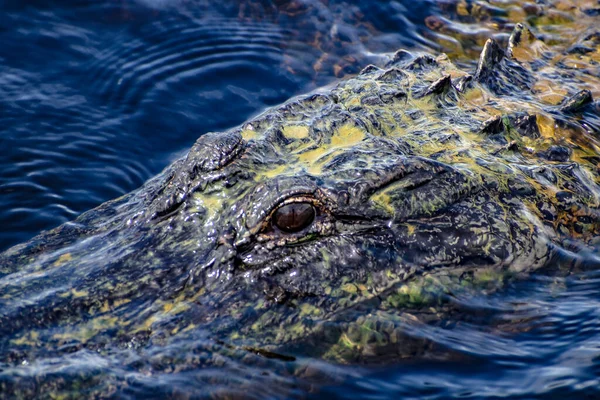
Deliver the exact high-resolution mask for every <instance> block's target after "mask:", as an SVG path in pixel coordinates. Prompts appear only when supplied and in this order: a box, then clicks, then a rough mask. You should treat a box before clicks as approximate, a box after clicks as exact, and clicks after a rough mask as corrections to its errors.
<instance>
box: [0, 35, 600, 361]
mask: <svg viewBox="0 0 600 400" xmlns="http://www.w3.org/2000/svg"><path fill="white" fill-rule="evenodd" d="M524 32H525V28H523V27H522V26H518V27H517V29H516V31H515V33H513V36H512V37H511V40H510V48H509V51H508V52H507V53H508V54H506V53H505V52H504V51H503V50H502V49H500V47H499V46H498V45H497V44H496V42H494V41H489V42H488V43H487V44H486V46H485V48H484V50H483V53H482V56H481V58H480V60H479V65H478V68H477V70H476V72H475V73H474V75H469V74H467V73H465V72H463V71H461V70H460V69H458V68H457V67H456V66H455V65H453V64H452V63H451V62H450V61H449V60H448V59H447V58H446V57H445V56H440V57H437V58H434V57H432V56H429V55H421V56H414V55H411V54H409V53H407V52H405V51H400V52H398V53H396V54H395V55H394V56H393V57H392V58H391V59H390V62H389V64H388V65H387V66H386V67H385V68H379V67H375V66H369V67H367V68H366V69H365V70H363V71H362V72H361V73H360V74H359V75H358V76H357V77H355V78H353V79H350V80H347V81H344V82H341V83H339V84H338V85H336V86H334V87H332V88H326V89H323V90H321V91H319V92H317V93H313V94H310V95H308V96H302V97H299V98H295V99H292V100H290V101H289V102H287V103H286V104H284V105H282V106H280V107H276V108H273V109H270V110H268V111H266V112H265V113H263V114H262V115H259V116H258V117H256V118H254V119H253V120H251V121H249V122H247V123H245V124H244V125H242V126H241V127H239V128H236V129H233V130H231V131H228V132H225V133H209V134H206V135H204V136H202V137H200V139H198V141H197V142H196V144H195V145H194V146H193V147H192V149H191V150H190V152H189V153H188V155H187V156H186V157H184V158H183V159H181V160H179V161H177V162H175V163H174V164H173V165H171V166H170V167H168V168H167V169H166V170H165V172H164V173H163V174H161V175H160V176H158V177H156V178H155V179H153V180H151V181H150V182H148V183H147V184H146V185H145V186H144V187H142V188H141V189H139V190H137V191H136V192H133V193H131V194H128V195H126V196H124V197H123V198H120V199H117V200H114V201H112V202H109V203H106V204H104V205H102V206H100V207H99V208H97V209H95V210H92V211H90V212H88V213H86V214H84V215H82V216H81V217H80V218H78V219H77V220H76V221H74V222H73V223H69V224H66V225H64V226H62V227H60V228H57V229H56V230H53V231H50V232H47V233H44V234H42V235H40V236H39V237H37V238H35V239H33V240H32V241H30V242H28V243H26V244H24V245H20V246H16V247H15V248H13V249H11V250H9V251H8V252H6V253H4V254H3V255H1V256H0V260H1V265H2V267H1V269H0V273H1V275H0V309H1V311H0V337H1V339H0V353H1V354H2V355H3V356H2V357H3V359H4V360H5V361H7V360H17V361H20V360H24V359H29V360H36V359H38V358H42V357H53V356H56V355H59V354H63V353H65V352H68V351H75V350H77V349H81V348H94V349H99V350H98V351H104V352H107V351H108V352H112V351H116V350H115V349H122V348H129V347H131V346H135V347H138V348H139V349H140V350H139V351H142V352H150V349H153V348H155V346H165V347H164V348H167V347H168V346H167V344H169V343H170V344H173V343H176V342H177V343H195V342H197V341H199V340H206V339H207V338H209V339H211V340H216V341H218V342H219V343H222V344H225V345H226V346H232V347H234V348H243V349H252V350H254V351H258V352H264V354H267V352H270V353H268V354H271V355H273V354H274V352H278V354H281V355H284V356H288V355H289V356H294V355H296V354H312V355H315V354H317V355H319V356H323V357H329V358H334V359H338V360H346V361H348V360H350V361H359V360H363V359H365V358H367V357H373V356H375V357H376V356H382V355H383V354H387V355H388V356H389V354H390V351H392V354H396V355H397V354H402V352H403V345H402V343H401V342H402V339H401V337H402V329H401V326H402V323H403V318H404V314H403V312H404V311H405V310H406V307H409V306H410V305H411V304H412V305H413V306H415V304H416V303H419V302H420V301H421V300H422V299H423V297H424V296H426V293H429V292H428V287H429V286H434V287H436V288H437V290H438V291H439V292H443V291H449V290H453V288H455V287H460V286H461V283H463V282H465V281H469V282H477V281H478V280H481V281H484V280H486V279H487V280H489V277H490V276H497V277H501V276H504V275H506V274H511V273H518V272H523V271H532V270H535V269H538V268H540V267H542V266H544V265H547V264H548V263H549V262H550V261H551V260H552V259H553V257H554V256H556V255H557V254H560V253H565V251H566V250H565V249H571V250H572V249H573V246H574V243H577V244H578V245H579V246H580V247H579V249H582V248H584V247H585V246H586V245H587V244H590V243H591V242H593V240H594V237H596V236H597V235H598V233H599V232H600V219H599V216H600V214H599V208H598V207H599V199H600V189H599V187H598V170H597V167H596V165H595V163H597V157H596V158H594V157H592V156H591V155H590V154H593V153H594V150H593V145H591V144H590V143H591V142H590V140H595V139H592V135H591V134H590V132H586V127H587V129H588V130H590V129H592V130H593V129H596V133H597V127H596V128H594V127H593V124H592V125H591V126H592V128H589V126H590V123H589V121H588V120H586V117H585V113H586V112H590V110H592V112H594V111H593V107H596V106H595V104H593V101H592V99H591V94H590V92H589V91H585V90H581V91H574V95H573V97H571V98H569V99H566V100H565V102H564V103H563V104H562V105H557V106H554V107H552V106H546V105H543V104H542V103H540V102H538V101H536V99H535V97H534V95H533V94H532V90H531V87H532V85H533V84H534V83H535V82H536V79H538V77H537V75H536V71H535V70H534V69H532V67H531V66H530V64H527V63H525V62H519V60H518V59H517V58H516V56H514V54H516V53H517V51H516V49H518V48H519V46H521V39H520V38H521V37H522V36H523V34H524ZM527 32H528V31H527ZM557 68H558V67H557ZM554 71H555V72H556V71H558V72H560V70H558V69H555V70H554ZM569 79H571V81H569V80H567V81H566V82H565V83H566V84H567V85H571V84H572V85H571V87H574V88H577V85H582V83H581V82H579V83H577V82H576V81H575V80H576V78H573V77H572V78H569ZM590 107H592V108H590ZM224 112H226V110H224ZM586 121H587V122H586ZM586 124H587V125H586ZM568 135H571V136H569V138H568V139H569V140H566V141H565V140H564V139H565V138H566V137H567V136H568ZM559 136H560V137H559ZM582 138H585V139H586V140H588V142H586V143H584V141H583V139H582ZM567 142H568V143H570V144H567V145H565V143H567ZM111 349H112V350H111ZM390 349H391V350H390ZM153 351H155V350H153ZM111 354H112V353H111ZM386 357H387V356H386ZM181 363H185V361H181Z"/></svg>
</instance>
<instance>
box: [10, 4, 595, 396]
mask: <svg viewBox="0 0 600 400" xmlns="http://www.w3.org/2000/svg"><path fill="white" fill-rule="evenodd" d="M442 3H444V2H442ZM1 11H2V12H1V13H0V71H1V73H0V148H1V149H2V151H1V152H0V202H1V207H0V226H1V227H2V228H1V229H0V250H2V249H5V248H7V247H9V246H11V245H14V244H16V243H19V242H22V241H24V240H27V239H28V238H30V237H32V236H33V235H35V234H36V233H38V232H39V231H41V230H43V229H49V228H52V227H55V226H57V225H59V224H60V223H63V222H66V221H68V220H71V219H73V218H75V217H76V216H77V215H79V214H80V213H81V212H83V211H85V210H88V209H90V208H93V207H94V206H96V205H98V204H100V203H102V202H103V201H106V200H108V199H111V198H114V197H117V196H120V195H122V194H124V193H127V192H129V191H131V190H133V189H135V188H137V187H139V186H140V185H141V184H142V183H143V182H144V181H146V180H147V179H148V178H150V177H152V176H153V175H155V174H157V173H158V172H159V171H160V170H161V169H162V168H164V167H165V166H166V165H167V164H168V163H170V162H171V161H172V160H174V159H175V158H177V157H179V156H180V155H181V154H182V153H183V152H184V151H185V150H186V149H188V148H189V147H190V146H191V145H192V143H193V142H194V141H195V140H196V138H197V137H198V136H200V135H202V134H203V133H206V132H210V131H220V130H225V129H227V128H229V127H232V126H235V125H238V124H240V123H242V122H243V121H244V120H246V119H248V118H249V117H250V116H252V115H254V114H256V113H258V112H260V111H262V110H264V109H265V108H266V107H268V106H271V105H275V104H278V103H281V102H283V101H285V100H286V99H287V98H289V97H291V96H293V95H294V94H298V93H302V92H307V91H309V90H310V89H313V88H315V87H318V86H321V85H324V84H327V83H328V82H331V81H332V80H333V79H336V78H337V77H342V76H344V75H346V74H352V73H354V72H356V71H358V70H360V68H361V67H363V66H364V65H366V64H368V63H369V62H376V61H377V59H378V56H377V55H376V54H378V53H381V52H391V51H394V50H396V49H397V48H399V47H408V48H421V49H438V47H439V46H438V45H436V44H435V43H434V42H432V41H431V40H432V38H433V36H432V35H431V33H430V32H428V28H427V26H426V23H425V21H426V18H427V17H428V16H430V15H432V14H436V13H439V12H440V10H439V9H438V8H437V6H436V5H435V4H434V3H433V2H428V1H421V2H414V1H409V0H403V1H387V2H384V1H379V2H375V1H374V2H370V1H369V2H366V1H337V0H330V1H318V0H314V1H305V2H297V1H272V2H269V1H266V0H265V1H258V0H257V1H222V2H211V1H208V0H206V1H205V0H190V1H183V0H180V1H175V0H173V1H167V0H140V1H138V2H135V1H133V0H103V1H82V0H80V1H75V0H73V1H68V2H67V1H64V2H58V1H56V2H53V1H8V2H3V3H2V6H1ZM429 21H431V20H429ZM481 34H482V35H485V36H487V35H488V34H489V32H483V33H481ZM502 34H503V33H500V35H502ZM474 37H476V35H475V36H474ZM474 43H476V40H475V41H474ZM463 50H465V51H466V50H467V49H463ZM598 293H600V275H598V274H596V273H586V274H578V275H575V276H570V277H568V278H561V277H558V278H557V277H550V276H538V277H531V278H529V279H527V280H524V281H516V282H514V283H510V284H508V286H507V287H504V288H502V290H500V291H498V292H496V293H492V294H485V293H483V294H481V296H480V297H475V298H469V299H468V301H467V300H465V301H464V303H461V301H462V299H460V298H458V299H455V301H456V303H457V305H458V306H460V307H462V308H463V310H464V311H467V312H466V313H465V314H466V315H470V316H472V318H467V319H464V320H462V319H459V320H452V319H450V320H447V321H440V322H439V323H438V324H431V325H422V324H420V325H417V324H415V325H414V326H412V325H410V324H407V326H406V327H405V329H406V330H407V332H411V334H412V335H413V336H414V337H416V338H418V339H420V340H422V341H423V342H425V343H429V344H434V346H433V349H432V354H433V356H432V357H420V358H418V359H409V360H407V361H406V362H403V363H399V364H396V365H393V366H385V367H379V366H340V365H335V364H328V363H326V362H316V361H314V360H298V361H297V362H296V363H295V365H293V366H290V369H294V370H296V371H297V370H303V372H302V373H301V374H294V375H295V376H301V377H304V378H310V379H307V381H309V382H310V383H306V382H305V380H304V379H303V378H289V377H283V376H282V377H272V376H271V377H270V378H265V377H264V374H265V373H266V372H265V370H267V371H268V369H269V366H268V365H267V366H266V367H264V369H265V370H263V369H260V368H258V369H257V371H255V372H251V371H250V372H249V371H243V373H240V378H239V379H240V380H242V381H243V380H251V381H252V380H253V381H255V382H258V383H259V384H260V382H263V381H264V383H265V386H264V387H261V388H260V390H259V389H257V388H256V386H253V387H254V390H257V396H258V397H269V396H274V397H281V396H289V397H306V396H314V397H318V398H373V399H376V398H377V399H383V398H405V399H409V398H428V399H444V398H482V397H487V398H514V399H530V398H590V399H593V398H600V380H599V376H600V298H599V296H598ZM436 354H443V355H444V356H443V357H441V359H439V360H436V356H435V355H436ZM92 356H93V355H90V357H92ZM423 360H426V361H423ZM75 365H76V364H75ZM206 373H207V374H208V375H211V382H213V385H214V382H215V380H216V381H219V379H221V382H223V387H222V388H221V389H223V390H226V389H227V383H228V382H231V381H235V382H237V381H236V380H235V379H236V378H235V377H231V376H223V377H221V378H220V377H219V373H220V372H219V371H207V372H206ZM228 373H231V371H229V372H228ZM179 379H182V378H179ZM196 379H198V378H196ZM145 384H146V385H147V384H148V383H147V382H146V383H145ZM171 385H178V386H180V387H184V388H185V387H186V385H188V386H192V387H194V385H196V386H197V387H196V388H197V389H198V388H199V389H198V390H200V393H201V394H202V393H208V392H210V393H215V392H216V393H219V390H220V389H219V387H218V386H211V388H210V389H208V388H207V389H206V392H203V389H202V387H203V386H202V381H201V380H200V381H180V382H156V387H157V393H158V394H159V395H160V394H161V393H168V388H169V387H170V386H171ZM134 386H135V385H132V387H134ZM130 394H131V395H133V396H135V394H136V393H135V392H132V393H130ZM238 394H239V395H241V396H242V397H244V395H248V394H249V393H241V394H240V393H238Z"/></svg>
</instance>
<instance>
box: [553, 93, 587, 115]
mask: <svg viewBox="0 0 600 400" xmlns="http://www.w3.org/2000/svg"><path fill="white" fill-rule="evenodd" d="M593 101H594V99H593V98H592V92H590V91H589V90H587V89H586V90H581V91H579V92H577V93H575V94H574V95H573V96H571V97H569V98H566V99H565V100H564V102H563V105H562V106H560V111H561V112H563V113H574V112H577V111H579V110H581V109H582V108H583V107H585V106H587V105H588V104H591V103H592V102H593Z"/></svg>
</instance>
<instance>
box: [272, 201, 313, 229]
mask: <svg viewBox="0 0 600 400" xmlns="http://www.w3.org/2000/svg"><path fill="white" fill-rule="evenodd" d="M315 214H316V212H315V208H314V207H313V205H312V204H310V203H290V204H286V205H284V206H282V207H279V208H278V209H277V210H276V211H275V214H274V215H273V224H274V225H275V226H276V227H277V228H279V229H281V230H282V231H284V232H288V233H294V232H300V231H301V230H302V229H304V228H306V227H307V226H309V225H310V224H311V223H312V222H313V221H314V219H315Z"/></svg>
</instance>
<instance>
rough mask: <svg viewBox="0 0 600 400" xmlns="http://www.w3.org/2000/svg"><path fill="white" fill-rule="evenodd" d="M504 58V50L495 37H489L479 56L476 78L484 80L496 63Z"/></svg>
mask: <svg viewBox="0 0 600 400" xmlns="http://www.w3.org/2000/svg"><path fill="white" fill-rule="evenodd" d="M503 58H504V51H503V50H502V49H501V48H500V46H499V45H498V43H497V42H496V41H495V40H494V39H488V40H487V42H485V45H484V46H483V50H482V51H481V55H480V56H479V63H478V64H477V72H475V79H476V80H478V81H482V80H484V79H485V78H487V77H488V75H489V74H490V73H491V71H492V70H493V69H494V68H495V66H496V65H498V64H499V63H500V61H502V59H503Z"/></svg>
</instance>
